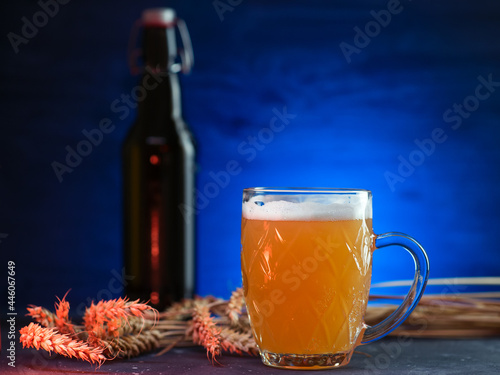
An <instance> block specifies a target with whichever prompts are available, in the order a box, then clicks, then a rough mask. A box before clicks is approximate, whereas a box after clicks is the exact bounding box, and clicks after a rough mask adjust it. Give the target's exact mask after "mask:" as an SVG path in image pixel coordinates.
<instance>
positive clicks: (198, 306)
mask: <svg viewBox="0 0 500 375" xmlns="http://www.w3.org/2000/svg"><path fill="white" fill-rule="evenodd" d="M187 334H188V335H190V334H192V336H193V342H194V343H195V344H198V345H203V347H205V348H206V349H207V357H208V358H209V359H210V357H209V356H211V360H212V362H213V361H214V360H215V361H216V359H215V357H216V356H218V355H220V353H221V337H220V331H219V330H218V329H217V327H216V325H215V323H214V321H213V318H212V316H211V315H210V309H209V307H208V306H207V305H206V304H205V303H203V302H201V301H195V304H194V309H193V319H192V325H191V328H190V329H189V330H188V332H187Z"/></svg>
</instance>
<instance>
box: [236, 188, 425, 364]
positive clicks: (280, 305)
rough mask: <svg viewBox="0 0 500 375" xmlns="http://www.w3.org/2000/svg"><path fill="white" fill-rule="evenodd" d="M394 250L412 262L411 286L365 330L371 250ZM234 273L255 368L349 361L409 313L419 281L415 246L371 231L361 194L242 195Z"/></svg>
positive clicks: (296, 191)
mask: <svg viewBox="0 0 500 375" xmlns="http://www.w3.org/2000/svg"><path fill="white" fill-rule="evenodd" d="M391 245H398V246H400V247H402V248H404V249H405V250H407V251H408V252H409V253H410V254H411V255H412V257H413V259H414V261H415V277H414V281H413V285H412V287H411V288H410V291H409V292H408V295H407V296H406V298H405V299H404V301H403V302H402V304H401V305H400V306H399V307H398V309H396V310H395V311H394V312H393V313H392V315H390V316H389V317H387V318H386V319H385V320H383V321H382V322H380V323H378V324H377V325H375V326H368V325H366V324H365V323H364V320H363V319H364V314H365V311H366V306H367V302H368V295H369V291H370V280H371V271H372V254H373V251H374V250H375V249H381V248H384V247H387V246H391ZM241 271H242V278H243V289H244V293H245V301H246V306H247V312H248V315H249V318H250V324H251V327H252V332H253V336H254V338H255V341H256V343H257V346H258V348H259V352H260V356H261V359H262V361H263V362H264V364H266V365H269V366H272V367H279V368H293V369H322V368H334V367H340V366H344V365H346V364H348V363H349V361H350V359H351V356H352V353H353V352H354V348H355V347H356V346H358V345H364V344H367V343H370V342H372V341H375V340H378V339H380V338H382V337H384V336H385V335H387V334H388V333H390V332H391V331H392V330H394V329H395V328H396V327H397V326H399V325H400V324H401V323H402V322H403V321H404V320H405V319H406V318H407V317H408V315H410V313H411V312H412V310H413V309H414V308H415V306H416V305H417V303H418V301H419V300H420V297H421V296H422V294H423V292H424V289H425V285H426V283H427V278H428V272H429V261H428V259H427V255H426V253H425V251H424V249H423V248H422V246H421V245H420V244H419V243H418V242H417V241H415V240H414V239H413V238H411V237H409V236H407V235H405V234H402V233H396V232H393V233H385V234H380V235H377V234H374V233H373V230H372V194H371V192H370V191H369V190H361V189H333V188H324V189H323V188H264V187H262V188H248V189H244V191H243V208H242V223H241Z"/></svg>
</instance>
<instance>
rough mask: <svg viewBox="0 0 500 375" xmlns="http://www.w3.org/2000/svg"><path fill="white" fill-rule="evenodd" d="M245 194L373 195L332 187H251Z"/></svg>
mask: <svg viewBox="0 0 500 375" xmlns="http://www.w3.org/2000/svg"><path fill="white" fill-rule="evenodd" d="M243 192H259V193H282V194H361V193H368V194H371V193H372V192H371V190H367V189H357V188H332V187H250V188H245V189H243Z"/></svg>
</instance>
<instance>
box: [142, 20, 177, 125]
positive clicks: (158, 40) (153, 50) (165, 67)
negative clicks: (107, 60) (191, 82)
mask: <svg viewBox="0 0 500 375" xmlns="http://www.w3.org/2000/svg"><path fill="white" fill-rule="evenodd" d="M175 50H176V45H175V32H174V29H172V28H161V27H147V28H145V29H144V41H143V51H144V65H145V72H144V74H143V77H142V80H141V90H140V91H141V92H140V94H139V95H140V98H139V99H138V115H139V118H140V119H141V120H142V121H143V124H144V125H143V126H146V127H147V128H148V129H150V130H156V131H158V132H161V133H164V132H165V127H166V124H167V123H169V122H170V123H171V122H177V120H179V119H180V118H181V115H182V112H181V90H180V85H179V77H178V76H177V74H175V73H172V72H171V70H170V67H171V66H172V64H173V63H174V62H175V58H176V51H175Z"/></svg>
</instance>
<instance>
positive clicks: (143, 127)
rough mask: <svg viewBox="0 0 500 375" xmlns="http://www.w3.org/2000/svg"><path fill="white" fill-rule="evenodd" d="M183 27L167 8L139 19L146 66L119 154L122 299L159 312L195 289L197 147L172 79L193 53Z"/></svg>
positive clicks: (176, 80) (175, 79)
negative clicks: (133, 117)
mask: <svg viewBox="0 0 500 375" xmlns="http://www.w3.org/2000/svg"><path fill="white" fill-rule="evenodd" d="M181 22H182V20H180V19H177V18H176V14H175V11H174V10H173V9H169V8H163V9H147V10H145V11H144V12H143V14H142V18H141V21H140V23H141V24H142V31H143V32H142V34H143V42H142V56H143V57H142V60H143V65H144V68H143V69H142V70H143V74H142V79H141V80H140V85H138V86H137V87H134V89H133V90H132V94H133V97H134V98H137V99H136V100H137V119H136V121H135V123H134V124H133V126H132V128H131V130H130V132H129V134H128V136H127V137H126V139H125V142H124V144H123V150H122V151H123V155H122V157H123V185H124V240H123V242H124V243H123V244H124V267H125V274H126V275H127V277H128V278H127V285H126V286H125V290H126V295H127V296H128V297H129V298H131V299H136V298H140V299H142V300H148V301H149V302H150V304H151V305H152V306H154V307H155V308H157V309H163V308H165V307H166V306H168V305H169V304H171V303H172V302H174V301H177V300H180V299H182V298H189V297H191V296H192V295H193V293H194V287H195V269H194V267H195V243H194V236H195V228H194V225H195V222H194V220H195V219H194V217H195V215H193V212H194V179H195V176H194V173H195V147H194V142H193V138H192V135H191V133H190V131H189V129H188V127H187V125H186V123H185V122H184V120H183V119H182V112H181V91H180V86H179V78H178V76H177V73H178V72H180V71H184V72H186V71H188V70H189V69H190V67H191V64H192V51H191V48H190V46H191V44H190V40H189V34H187V29H186V28H185V25H184V23H183V22H182V23H181ZM176 28H178V29H179V31H180V35H181V37H182V41H183V44H184V51H183V56H182V60H183V61H182V62H179V60H180V57H179V51H178V49H177V45H176V44H177V43H176V39H177V33H176ZM181 52H182V51H181ZM134 95H135V96H134Z"/></svg>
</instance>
